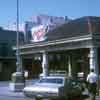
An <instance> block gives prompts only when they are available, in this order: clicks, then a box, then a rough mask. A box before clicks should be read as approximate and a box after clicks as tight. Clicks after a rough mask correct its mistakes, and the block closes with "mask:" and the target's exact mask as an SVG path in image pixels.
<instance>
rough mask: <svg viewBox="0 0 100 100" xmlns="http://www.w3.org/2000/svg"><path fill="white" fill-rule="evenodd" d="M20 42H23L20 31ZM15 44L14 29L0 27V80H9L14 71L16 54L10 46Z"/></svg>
mask: <svg viewBox="0 0 100 100" xmlns="http://www.w3.org/2000/svg"><path fill="white" fill-rule="evenodd" d="M19 34H20V38H19V39H20V44H23V42H24V36H23V33H22V32H19ZM14 45H16V31H10V30H5V29H3V28H0V80H9V79H10V78H11V74H12V72H14V71H16V56H15V52H14V51H13V49H12V46H14Z"/></svg>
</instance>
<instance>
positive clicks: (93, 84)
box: [87, 69, 97, 100]
mask: <svg viewBox="0 0 100 100" xmlns="http://www.w3.org/2000/svg"><path fill="white" fill-rule="evenodd" d="M87 82H88V90H89V93H90V98H91V100H95V96H96V89H97V75H96V73H95V72H94V69H91V70H90V73H89V74H88V76H87Z"/></svg>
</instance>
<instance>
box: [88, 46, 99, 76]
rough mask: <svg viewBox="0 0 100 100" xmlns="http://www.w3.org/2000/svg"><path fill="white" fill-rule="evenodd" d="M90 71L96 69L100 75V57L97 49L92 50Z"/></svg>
mask: <svg viewBox="0 0 100 100" xmlns="http://www.w3.org/2000/svg"><path fill="white" fill-rule="evenodd" d="M90 69H94V70H95V72H96V73H97V74H98V55H97V48H96V47H92V48H90Z"/></svg>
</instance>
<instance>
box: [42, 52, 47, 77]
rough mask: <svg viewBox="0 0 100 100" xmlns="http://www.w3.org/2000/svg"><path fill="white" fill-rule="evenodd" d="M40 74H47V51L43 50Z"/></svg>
mask: <svg viewBox="0 0 100 100" xmlns="http://www.w3.org/2000/svg"><path fill="white" fill-rule="evenodd" d="M42 69H43V72H42V76H47V75H48V53H47V52H43V55H42Z"/></svg>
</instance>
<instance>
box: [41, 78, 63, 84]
mask: <svg viewBox="0 0 100 100" xmlns="http://www.w3.org/2000/svg"><path fill="white" fill-rule="evenodd" d="M39 83H56V84H62V83H63V79H61V78H42V79H41V80H40V82H39Z"/></svg>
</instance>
